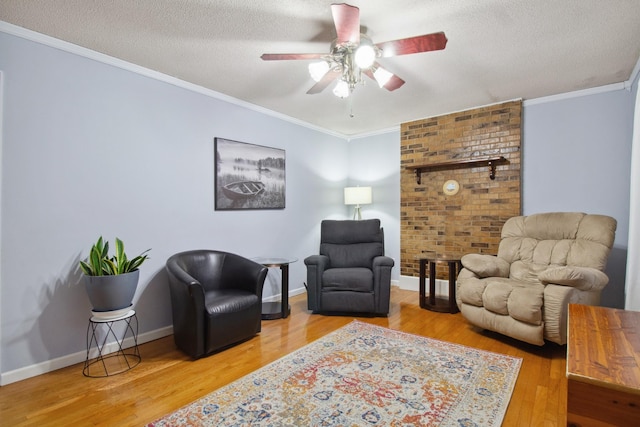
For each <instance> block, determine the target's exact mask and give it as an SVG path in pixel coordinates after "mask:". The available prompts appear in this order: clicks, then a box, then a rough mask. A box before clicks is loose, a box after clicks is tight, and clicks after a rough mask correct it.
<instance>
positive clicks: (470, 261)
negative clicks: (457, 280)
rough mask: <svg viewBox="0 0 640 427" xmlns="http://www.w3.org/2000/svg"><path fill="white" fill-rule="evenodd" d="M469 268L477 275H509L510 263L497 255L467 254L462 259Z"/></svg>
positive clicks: (463, 263) (481, 276)
mask: <svg viewBox="0 0 640 427" xmlns="http://www.w3.org/2000/svg"><path fill="white" fill-rule="evenodd" d="M460 262H462V265H463V266H464V268H466V269H467V270H469V271H471V272H473V273H474V274H475V275H476V276H478V277H480V278H483V277H509V270H510V268H511V266H510V264H509V263H508V262H507V261H505V260H504V259H502V258H498V257H497V256H495V255H486V254H467V255H464V256H463V257H462V259H461V260H460Z"/></svg>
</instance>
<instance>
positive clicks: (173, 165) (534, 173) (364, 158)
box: [0, 32, 632, 374]
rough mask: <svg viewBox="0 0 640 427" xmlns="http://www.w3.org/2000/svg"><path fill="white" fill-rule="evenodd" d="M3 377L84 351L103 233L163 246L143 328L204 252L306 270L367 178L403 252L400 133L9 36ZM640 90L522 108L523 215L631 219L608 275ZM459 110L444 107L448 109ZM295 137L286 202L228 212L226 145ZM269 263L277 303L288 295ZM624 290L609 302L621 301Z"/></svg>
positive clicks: (1, 208) (300, 278) (296, 286)
mask: <svg viewBox="0 0 640 427" xmlns="http://www.w3.org/2000/svg"><path fill="white" fill-rule="evenodd" d="M0 52H1V54H0V71H1V72H3V80H4V81H3V84H4V88H3V91H4V100H3V129H2V153H1V154H2V170H1V174H2V176H1V183H2V192H1V193H0V221H1V223H0V224H1V225H0V227H1V228H0V232H1V235H0V236H1V242H0V256H1V258H0V322H1V326H0V371H1V372H2V373H3V374H4V373H7V372H10V371H16V370H19V369H21V368H26V367H29V366H32V365H34V364H39V363H45V362H47V361H50V360H52V359H56V358H63V357H65V356H67V355H70V354H73V353H79V352H82V351H84V350H85V332H86V324H87V318H88V315H89V310H90V306H89V302H88V300H87V297H86V295H85V292H84V289H83V288H82V286H80V284H79V280H80V275H79V273H78V271H77V267H76V266H77V262H78V260H79V259H81V258H82V257H84V256H86V253H87V250H88V248H89V246H90V245H91V243H93V241H94V240H95V239H96V238H97V236H99V235H104V236H105V237H108V238H110V239H113V238H114V237H115V236H118V237H120V238H122V239H123V240H124V241H125V243H126V244H127V249H128V252H130V253H132V254H133V253H136V252H140V251H142V250H144V249H147V248H149V247H151V248H152V252H151V257H152V258H151V260H150V261H148V262H147V263H146V264H145V265H144V266H143V268H142V271H141V273H142V274H141V280H140V287H139V289H138V293H137V295H136V310H137V312H138V315H139V319H140V330H141V334H142V333H144V332H147V331H154V330H158V329H161V328H165V327H167V326H169V325H170V324H171V315H170V308H169V298H168V291H167V285H166V276H165V274H164V270H163V267H164V261H165V260H166V258H167V257H168V256H170V255H171V254H173V253H175V252H178V251H181V250H186V249H193V248H216V249H222V250H229V251H232V252H237V253H241V254H243V255H246V256H249V257H251V256H263V255H284V256H291V257H297V258H298V260H299V261H298V262H296V263H294V264H292V266H291V271H290V274H291V280H290V283H291V288H292V291H293V292H294V293H295V292H301V291H302V290H303V287H302V283H303V282H304V281H305V269H304V263H303V259H304V257H306V256H307V255H309V254H312V253H316V252H317V249H318V242H319V223H320V221H321V220H322V219H324V218H346V217H350V216H351V213H352V210H351V209H352V208H351V207H346V206H344V204H343V198H342V189H343V187H344V186H345V185H347V184H348V185H365V184H367V185H371V186H372V187H373V199H374V200H373V204H372V205H368V206H366V207H363V216H364V217H365V218H366V217H369V218H371V217H378V218H380V219H381V220H382V224H383V226H384V228H385V235H386V245H387V254H388V255H390V256H392V257H393V258H394V259H395V260H396V268H394V270H393V278H394V280H397V279H398V277H399V266H398V263H399V259H400V241H399V235H400V222H399V221H400V213H399V203H400V194H399V192H400V170H399V164H400V160H399V157H400V153H399V139H400V138H399V130H393V131H390V132H388V133H384V134H380V135H372V136H365V137H361V138H357V139H353V140H351V141H346V140H344V139H342V138H339V137H336V136H332V135H329V134H326V133H323V132H320V131H318V130H313V129H310V128H307V127H304V126H299V125H296V124H294V123H292V122H289V121H284V120H280V119H278V118H276V117H274V116H273V115H267V114H262V113H260V112H257V111H255V110H253V109H247V108H243V107H241V106H238V105H235V104H231V103H227V102H224V101H221V100H219V99H216V98H213V97H210V96H206V95H203V94H201V93H197V92H194V91H190V90H186V89H184V88H180V87H177V86H174V85H171V84H168V83H166V82H162V81H159V80H156V79H152V78H149V77H145V76H142V75H140V74H136V73H132V72H130V71H126V70H123V69H120V68H117V67H113V66H111V65H106V64H104V63H101V62H98V61H94V60H91V59H87V58H84V57H81V56H77V55H74V54H71V53H67V52H64V51H61V50H58V49H55V48H51V47H47V46H45V45H42V44H39V43H35V42H31V41H27V40H25V39H22V38H19V37H15V36H12V35H8V34H5V33H1V32H0ZM630 99H631V97H630V94H629V92H627V91H623V90H622V91H613V92H611V93H603V94H598V95H589V96H582V97H579V98H572V99H567V100H559V101H549V102H543V103H538V104H533V105H526V104H525V109H524V124H525V126H524V137H523V173H524V177H523V178H524V179H523V181H524V182H525V184H524V187H523V208H524V211H525V213H532V212H539V211H545V210H560V209H562V210H585V211H598V212H601V213H605V214H611V215H612V216H614V217H616V219H617V220H618V230H619V231H618V235H617V238H616V251H617V254H616V256H615V257H614V258H615V259H614V262H613V263H612V264H610V267H609V273H610V275H611V276H612V277H613V278H616V280H615V282H616V283H617V281H618V279H617V278H619V277H622V278H623V277H624V265H623V264H624V262H623V259H624V256H623V253H624V254H626V247H627V243H626V242H627V236H626V230H627V229H628V218H627V216H628V213H627V212H628V186H629V182H628V180H629V178H628V177H629V154H630V147H631V119H630V118H631V111H630V110H631V108H632V107H631V101H630ZM443 113H446V112H443ZM216 136H220V137H224V138H228V139H233V140H237V141H244V142H249V143H254V144H260V145H266V146H271V147H277V148H282V149H285V150H286V156H287V202H286V209H284V210H274V211H247V212H241V211H231V212H216V211H214V208H213V138H214V137H216ZM275 274H277V272H276V273H274V274H271V273H270V275H269V278H268V280H267V283H266V285H265V296H266V297H269V296H270V295H273V294H277V293H278V292H279V283H278V280H277V277H275V276H274V275H275ZM619 294H620V290H619V287H618V286H617V285H615V284H614V286H612V287H611V293H610V295H607V296H606V299H605V302H606V303H608V304H610V305H617V304H618V301H623V297H622V296H621V295H619Z"/></svg>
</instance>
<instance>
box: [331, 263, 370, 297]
mask: <svg viewBox="0 0 640 427" xmlns="http://www.w3.org/2000/svg"><path fill="white" fill-rule="evenodd" d="M325 290H326V291H331V292H333V291H356V292H373V271H371V270H369V269H368V268H330V269H328V270H325V271H324V273H322V291H323V292H324V291H325Z"/></svg>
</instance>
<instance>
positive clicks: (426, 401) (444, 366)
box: [149, 321, 522, 427]
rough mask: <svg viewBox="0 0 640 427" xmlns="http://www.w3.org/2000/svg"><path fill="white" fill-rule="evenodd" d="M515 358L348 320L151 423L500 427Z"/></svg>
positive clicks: (516, 364)
mask: <svg viewBox="0 0 640 427" xmlns="http://www.w3.org/2000/svg"><path fill="white" fill-rule="evenodd" d="M521 362H522V360H521V359H519V358H514V357H511V356H505V355H501V354H496V353H490V352H487V351H482V350H476V349H474V348H470V347H465V346H461V345H457V344H451V343H447V342H444V341H438V340H434V339H430V338H425V337H421V336H417V335H411V334H407V333H404V332H399V331H395V330H391V329H387V328H383V327H380V326H375V325H370V324H368V323H363V322H360V321H353V322H352V323H350V324H348V325H347V326H344V327H342V328H340V329H338V330H336V331H334V332H332V333H330V334H328V335H326V336H325V337H323V338H321V339H319V340H317V341H315V342H313V343H311V344H309V345H307V346H305V347H303V348H301V349H299V350H297V351H295V352H293V353H291V354H289V355H287V356H284V357H283V358H281V359H278V360H276V361H275V362H273V363H271V364H269V365H267V366H265V367H263V368H260V369H259V370H257V371H255V372H253V373H251V374H249V375H247V376H245V377H243V378H241V379H239V380H237V381H235V382H233V383H231V384H229V385H227V386H225V387H222V388H221V389H219V390H217V391H215V392H213V393H211V394H209V395H207V396H205V397H203V398H202V399H200V400H198V401H196V402H194V403H192V404H190V405H188V406H185V407H184V408H182V409H180V410H178V411H176V412H174V413H172V414H170V415H167V416H165V417H164V418H161V419H160V420H158V421H156V422H153V423H151V424H149V426H153V427H159V426H499V425H500V424H501V422H502V419H503V418H504V413H505V411H506V409H507V406H508V404H509V399H510V398H511V393H512V391H513V387H514V385H515V382H516V379H517V377H518V371H519V370H520V364H521Z"/></svg>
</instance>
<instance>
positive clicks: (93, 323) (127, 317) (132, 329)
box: [82, 310, 141, 377]
mask: <svg viewBox="0 0 640 427" xmlns="http://www.w3.org/2000/svg"><path fill="white" fill-rule="evenodd" d="M134 321H135V322H134ZM132 323H133V324H132ZM99 325H105V326H106V331H105V332H104V336H103V335H102V333H101V331H103V329H102V328H98V326H99ZM116 325H117V326H116ZM123 329H124V330H123ZM127 335H130V337H131V338H132V339H133V346H132V347H130V348H128V349H126V350H129V351H128V352H125V349H124V348H123V347H122V346H123V344H124V340H125V338H126V337H127ZM110 338H113V339H114V340H115V341H112V342H107V341H109V339H110ZM93 344H95V347H96V350H97V355H96V356H95V357H93V358H92V357H91V356H90V355H91V347H92V345H93ZM113 344H115V347H116V349H117V350H116V351H114V352H111V353H110V352H108V347H110V346H111V345H113ZM140 359H141V358H140V350H139V349H138V317H137V316H136V312H135V310H129V311H128V312H126V313H125V314H123V315H121V316H118V317H113V318H102V317H99V316H96V315H94V316H92V317H91V319H89V325H88V326H87V358H86V360H85V362H84V369H83V370H82V373H83V374H84V376H85V377H108V376H110V375H116V374H121V373H123V372H126V371H128V370H129V369H131V368H133V367H134V366H136V365H137V364H138V363H140ZM91 368H94V369H93V370H92V369H91ZM96 371H97V372H96Z"/></svg>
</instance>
